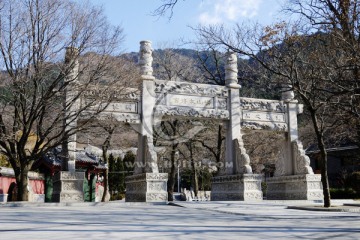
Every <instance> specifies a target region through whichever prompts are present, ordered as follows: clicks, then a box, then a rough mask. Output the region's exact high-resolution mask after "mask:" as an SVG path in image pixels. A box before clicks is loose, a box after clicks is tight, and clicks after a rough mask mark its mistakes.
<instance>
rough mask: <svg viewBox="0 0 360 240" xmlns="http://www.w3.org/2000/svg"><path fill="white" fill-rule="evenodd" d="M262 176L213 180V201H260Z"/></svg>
mask: <svg viewBox="0 0 360 240" xmlns="http://www.w3.org/2000/svg"><path fill="white" fill-rule="evenodd" d="M261 180H262V175H260V174H238V175H225V176H218V177H213V178H212V183H211V201H254V200H255V201H259V200H262V199H263V194H262V191H261Z"/></svg>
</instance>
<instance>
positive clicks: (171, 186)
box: [167, 146, 176, 201]
mask: <svg viewBox="0 0 360 240" xmlns="http://www.w3.org/2000/svg"><path fill="white" fill-rule="evenodd" d="M175 149H176V147H175V146H173V147H172V151H171V156H170V161H171V168H170V173H169V179H168V183H167V187H168V190H167V191H168V201H174V188H175V177H176V168H175Z"/></svg>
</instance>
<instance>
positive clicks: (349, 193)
mask: <svg viewBox="0 0 360 240" xmlns="http://www.w3.org/2000/svg"><path fill="white" fill-rule="evenodd" d="M330 196H331V199H354V198H359V194H357V193H356V191H355V190H353V189H352V188H331V189H330Z"/></svg>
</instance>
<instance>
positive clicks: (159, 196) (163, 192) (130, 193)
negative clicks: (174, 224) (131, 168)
mask: <svg viewBox="0 0 360 240" xmlns="http://www.w3.org/2000/svg"><path fill="white" fill-rule="evenodd" d="M167 180H168V174H167V173H142V174H137V175H133V176H128V177H126V179H125V185H126V194H125V201H126V202H166V201H167V200H168V193H167Z"/></svg>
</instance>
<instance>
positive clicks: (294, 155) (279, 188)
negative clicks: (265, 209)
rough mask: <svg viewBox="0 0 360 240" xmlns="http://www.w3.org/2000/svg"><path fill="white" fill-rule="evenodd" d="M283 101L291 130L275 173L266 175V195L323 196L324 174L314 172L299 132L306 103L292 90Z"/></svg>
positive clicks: (293, 197)
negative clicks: (303, 103) (269, 176)
mask: <svg viewBox="0 0 360 240" xmlns="http://www.w3.org/2000/svg"><path fill="white" fill-rule="evenodd" d="M289 88H290V87H289ZM282 101H284V103H285V105H286V113H285V115H286V121H287V125H288V131H287V132H286V133H285V140H284V141H283V142H282V143H281V151H280V154H279V158H278V160H277V162H276V165H275V167H276V170H275V177H273V178H268V179H267V199H282V200H321V199H323V193H322V184H321V176H320V175H318V174H314V172H313V170H312V168H311V167H310V159H309V157H308V156H306V155H305V151H304V150H303V145H302V143H301V142H300V141H299V136H298V123H297V115H298V114H300V113H302V107H303V106H302V104H298V102H297V101H296V100H295V99H294V92H293V91H291V90H287V91H285V92H283V94H282Z"/></svg>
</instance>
